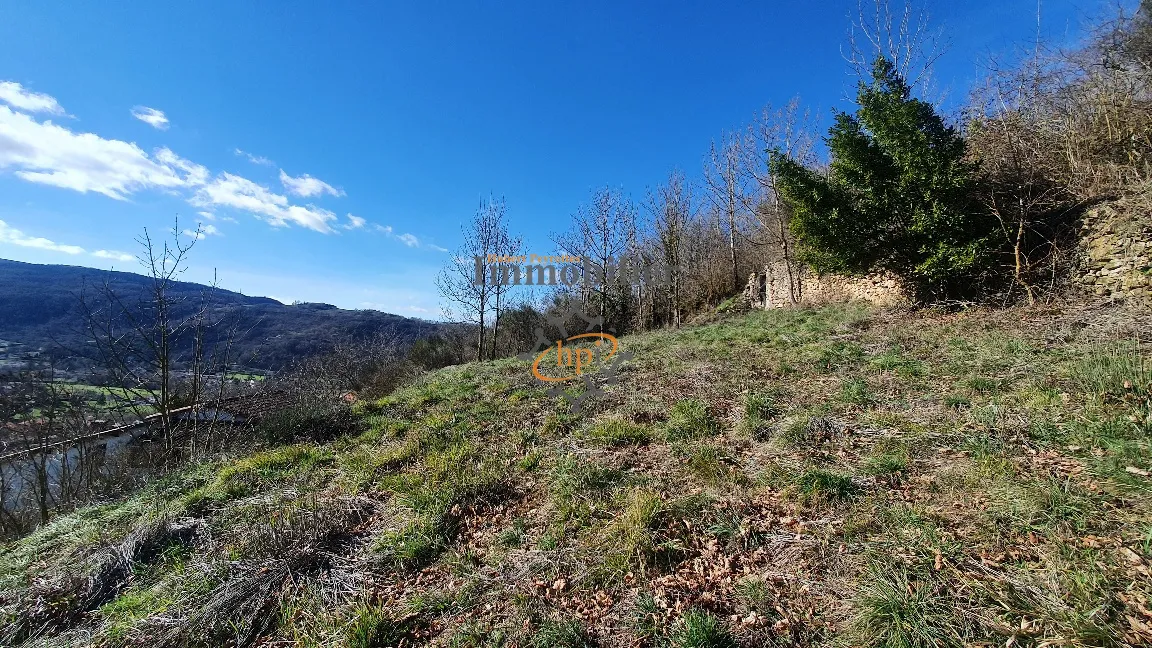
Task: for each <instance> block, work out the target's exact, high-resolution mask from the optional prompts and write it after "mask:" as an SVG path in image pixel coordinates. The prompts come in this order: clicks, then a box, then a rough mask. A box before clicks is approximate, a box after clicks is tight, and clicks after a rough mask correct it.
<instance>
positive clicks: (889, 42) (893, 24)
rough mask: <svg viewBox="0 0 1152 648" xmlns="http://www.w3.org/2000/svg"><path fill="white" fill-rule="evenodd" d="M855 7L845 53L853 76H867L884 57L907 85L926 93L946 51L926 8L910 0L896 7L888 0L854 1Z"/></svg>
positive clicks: (941, 34)
mask: <svg viewBox="0 0 1152 648" xmlns="http://www.w3.org/2000/svg"><path fill="white" fill-rule="evenodd" d="M856 9H857V11H856V18H855V19H854V20H853V21H852V24H851V26H850V27H849V28H848V49H847V51H846V52H844V58H845V59H846V60H847V61H848V63H849V65H851V67H852V70H853V71H854V72H855V74H856V76H857V77H859V78H867V77H868V75H869V74H870V73H871V71H872V64H873V63H875V61H876V59H877V58H878V57H881V56H883V57H884V58H887V59H888V60H889V61H892V63H893V64H894V65H895V66H896V71H898V72H899V73H900V75H901V76H902V77H904V79H905V80H906V81H907V82H908V84H909V85H910V86H912V87H914V88H920V90H921V92H922V93H925V92H927V90H928V89H929V86H930V85H931V83H932V67H933V65H935V63H936V61H937V60H939V58H940V57H941V56H943V55H944V52H945V51H947V42H946V41H945V39H944V35H943V31H942V30H941V29H939V28H933V27H932V24H931V20H930V16H929V15H928V10H927V9H926V8H925V7H920V8H917V7H915V6H914V2H913V0H904V2H903V6H900V7H896V8H894V7H893V6H892V4H891V3H890V1H889V0H857V5H856Z"/></svg>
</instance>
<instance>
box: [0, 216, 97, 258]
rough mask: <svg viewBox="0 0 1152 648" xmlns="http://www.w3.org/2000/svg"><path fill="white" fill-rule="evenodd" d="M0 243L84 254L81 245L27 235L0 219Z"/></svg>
mask: <svg viewBox="0 0 1152 648" xmlns="http://www.w3.org/2000/svg"><path fill="white" fill-rule="evenodd" d="M0 243H9V244H11V245H19V246H21V247H29V248H37V249H40V250H51V251H52V252H63V253H64V254H84V248H82V247H79V246H76V245H63V244H60V243H57V242H55V241H50V240H48V239H46V238H39V237H35V236H28V235H26V234H24V232H21V231H20V230H18V229H16V228H14V227H12V226H10V225H8V223H5V222H4V221H2V220H0Z"/></svg>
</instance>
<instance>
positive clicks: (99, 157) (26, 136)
mask: <svg viewBox="0 0 1152 648" xmlns="http://www.w3.org/2000/svg"><path fill="white" fill-rule="evenodd" d="M161 157H163V158H165V159H168V160H170V161H179V162H180V163H181V164H182V165H184V164H188V165H189V166H196V165H190V163H186V162H185V161H184V160H180V158H179V157H177V156H176V155H175V154H173V153H172V152H171V151H169V150H168V149H161V152H160V153H159V154H158V155H157V157H156V158H152V157H149V155H148V154H147V153H145V152H144V151H143V150H142V149H141V148H140V147H139V146H136V145H135V144H130V143H128V142H123V141H120V140H107V139H104V138H102V137H99V136H98V135H95V134H93V133H74V132H72V131H70V130H68V129H67V128H63V127H61V126H57V125H56V124H53V123H52V122H51V121H45V122H38V121H36V120H35V119H33V118H32V117H30V116H28V115H25V114H23V113H18V112H14V111H12V110H10V109H9V108H8V107H7V106H0V170H3V169H6V168H12V167H14V168H15V169H16V175H17V177H19V178H22V179H24V180H27V181H28V182H36V183H39V184H46V185H51V186H54V187H62V188H65V189H72V190H74V191H79V192H81V193H87V192H89V191H93V192H96V193H100V194H103V195H105V196H108V197H109V198H115V199H116V200H125V199H126V198H127V196H128V194H131V193H133V192H135V191H138V190H141V189H145V188H159V189H166V188H175V187H180V186H182V185H185V184H186V183H187V181H188V179H187V178H186V177H181V175H180V173H179V171H180V170H182V168H173V167H172V166H168V165H166V164H165V163H164V161H163V160H162V159H161ZM200 168H203V167H200Z"/></svg>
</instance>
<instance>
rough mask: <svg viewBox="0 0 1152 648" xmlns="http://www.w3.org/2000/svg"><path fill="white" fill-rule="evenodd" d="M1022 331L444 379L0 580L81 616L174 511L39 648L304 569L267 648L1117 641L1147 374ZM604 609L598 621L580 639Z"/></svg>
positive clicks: (795, 338)
mask: <svg viewBox="0 0 1152 648" xmlns="http://www.w3.org/2000/svg"><path fill="white" fill-rule="evenodd" d="M1033 314H1034V312H1033V311H1028V310H1021V311H1019V312H1017V311H1012V312H1010V313H1008V314H1007V316H1005V314H1003V313H999V312H984V311H980V310H975V311H966V312H962V313H955V314H948V315H947V316H941V315H940V314H939V313H926V314H922V313H898V314H893V313H890V312H881V311H875V310H872V309H869V308H867V307H861V306H857V305H848V306H834V307H828V308H821V309H807V308H798V309H783V310H780V311H775V312H765V311H758V312H754V313H748V314H744V315H735V314H732V315H725V316H724V317H722V318H720V317H717V318H715V319H714V320H712V321H711V322H709V323H706V324H703V325H699V326H686V327H683V328H681V329H679V330H676V331H655V332H648V333H643V334H639V335H634V336H628V337H626V338H624V344H625V345H626V347H627V348H628V349H629V350H630V351H634V352H635V357H634V360H632V361H631V362H630V364H629V365H628V366H627V367H628V368H627V369H626V370H625V371H623V372H622V373H621V376H620V382H619V383H618V384H615V385H609V386H606V387H605V391H606V397H604V398H602V399H599V400H598V402H597V405H598V409H596V410H595V412H590V413H587V414H585V415H583V416H578V415H573V414H572V412H571V411H570V409H568V407H567V405H566V403H563V402H559V401H558V400H557V399H551V398H548V397H546V395H545V394H544V392H543V390H542V389H541V387H540V385H539V383H538V382H537V381H535V379H533V378H532V377H531V376H530V374H528V373H526V372H525V367H524V366H523V363H517V362H513V361H506V360H505V361H498V362H485V363H471V364H469V365H465V366H461V367H452V368H448V369H446V370H443V371H438V372H435V373H433V374H429V375H427V376H424V377H422V378H420V379H418V380H416V381H415V382H414V383H413V384H411V385H407V386H405V387H403V388H401V389H398V390H397V391H396V392H395V393H393V394H392V395H390V396H388V397H387V398H384V399H380V400H378V401H364V402H361V403H358V404H357V406H356V407H355V408H353V409H354V413H355V417H356V419H357V421H356V422H357V423H358V426H352V427H351V428H350V431H349V432H348V433H347V434H346V435H345V436H342V437H340V438H337V439H334V440H332V441H330V442H326V443H322V444H293V445H282V446H273V445H264V446H262V447H261V449H260V450H259V451H255V452H249V451H245V453H244V454H243V455H240V456H237V457H221V458H219V459H217V460H214V461H212V462H207V463H204V464H201V465H197V466H190V467H187V468H185V469H182V470H179V471H177V472H175V473H174V474H172V475H170V476H169V477H167V478H165V479H163V480H159V481H157V482H154V483H153V484H151V485H149V486H148V487H146V488H144V489H141V490H137V491H135V492H133V493H132V494H130V495H128V496H126V497H124V498H123V499H121V500H119V501H115V502H112V503H108V504H102V505H100V506H95V507H87V508H83V509H80V510H77V511H73V512H70V513H66V514H61V515H59V517H57V518H56V519H54V520H53V521H51V522H50V523H49V524H47V525H45V526H43V527H42V528H40V529H38V530H36V531H35V532H33V533H31V534H29V535H27V536H25V537H23V538H19V539H13V540H10V541H8V542H5V543H4V544H2V545H0V589H2V590H3V591H4V592H6V593H7V592H11V593H12V596H11V598H9V599H6V600H9V601H16V602H17V603H18V604H19V602H20V601H30V602H35V601H46V602H47V603H45V605H49V606H50V605H57V604H60V605H64V606H65V607H64V608H60V609H68V610H72V608H70V607H67V605H70V604H67V603H66V602H67V601H70V600H77V601H78V600H82V599H81V598H80V594H78V592H81V590H80V589H78V588H79V587H80V585H78V584H82V583H85V582H87V580H86V579H87V578H88V577H89V576H90V570H91V568H92V566H93V565H94V564H96V562H98V560H100V559H102V557H103V556H104V555H106V553H107V552H110V551H112V550H114V549H116V548H117V547H121V546H123V545H124V544H125V539H126V538H127V537H128V536H129V535H130V534H132V533H133V532H134V530H137V529H144V528H145V527H146V526H147V525H148V524H150V523H152V522H154V521H156V520H161V519H170V520H174V521H179V523H180V524H193V523H194V524H196V525H198V526H197V528H200V529H202V531H199V532H198V535H197V536H196V538H195V540H194V541H190V542H187V543H178V544H179V546H176V545H173V546H172V547H166V546H160V547H158V548H152V549H149V551H148V555H147V557H146V558H141V559H139V560H133V561H132V564H131V565H130V569H129V573H130V576H128V577H127V578H124V579H121V580H119V581H118V582H117V584H116V585H115V587H114V591H113V592H112V594H111V595H110V598H109V599H107V600H105V601H104V602H103V604H102V605H101V606H100V607H98V608H96V609H95V610H90V611H86V612H83V613H82V615H81V617H79V618H81V619H82V620H81V621H78V622H77V623H76V624H72V625H68V624H69V623H71V622H66V623H65V624H64V625H61V626H59V627H51V628H47V629H45V630H44V631H43V634H44V637H43V638H42V639H41V641H43V642H45V645H49V644H51V645H66V644H67V645H76V646H77V647H78V648H79V647H80V646H84V648H100V647H103V646H118V645H134V644H135V643H140V642H146V641H148V640H149V639H151V638H152V637H155V636H156V634H157V632H158V631H159V630H161V629H163V627H168V626H172V627H175V626H176V625H178V624H187V623H191V622H192V621H194V619H193V618H192V616H191V615H193V614H194V613H195V612H196V611H197V610H200V609H202V608H203V607H204V604H205V602H206V601H209V600H213V599H215V598H217V597H220V596H223V595H226V594H228V593H229V592H236V591H246V590H243V588H245V587H249V586H250V584H251V582H252V581H250V580H247V579H250V578H257V579H258V578H259V577H260V576H261V574H264V573H265V572H262V571H261V570H262V569H264V568H265V567H267V568H269V569H276V568H277V567H278V566H280V565H283V564H284V561H287V562H288V563H290V564H291V565H292V576H291V580H290V581H286V582H285V583H284V584H283V587H282V589H276V588H280V587H281V584H276V585H275V587H273V586H272V585H269V587H273V590H275V592H276V595H274V596H273V599H275V600H274V602H273V609H272V610H271V612H270V614H271V617H269V618H273V619H274V620H275V623H274V624H273V625H272V627H271V629H269V630H268V631H267V632H266V633H264V635H262V636H261V637H259V638H258V639H256V642H257V643H258V644H260V645H264V644H267V645H300V646H307V647H309V648H319V647H320V646H335V645H339V646H373V645H379V646H394V645H405V646H407V645H418V644H420V643H422V642H432V643H434V644H435V645H448V646H457V647H465V646H475V647H481V646H486V647H498V646H499V647H505V646H507V647H511V646H545V645H546V646H556V645H558V646H591V645H595V643H596V641H597V638H602V639H603V640H604V642H605V643H606V644H610V645H634V646H651V647H653V648H669V647H673V646H732V645H735V644H734V643H733V642H736V641H737V640H738V642H739V645H742V646H744V645H746V646H754V645H761V644H764V645H772V642H776V643H780V644H784V643H788V644H790V645H791V644H795V645H823V646H839V645H845V646H847V645H851V646H899V647H902V648H911V647H913V646H963V645H965V643H967V644H969V645H981V644H983V643H988V644H989V645H1004V644H1005V642H1007V641H1008V640H1009V639H1012V638H1013V637H1015V642H1016V644H1015V645H1019V646H1039V645H1041V644H1043V643H1044V642H1046V641H1054V642H1063V645H1069V646H1105V645H1117V642H1118V641H1121V640H1123V635H1124V633H1125V632H1128V631H1129V625H1128V622H1127V618H1128V617H1129V616H1132V617H1134V618H1142V616H1141V615H1142V613H1141V612H1140V611H1139V609H1138V608H1137V607H1136V606H1135V605H1134V604H1131V603H1126V602H1125V601H1139V600H1142V599H1139V598H1136V597H1137V595H1139V596H1143V597H1145V599H1146V598H1147V596H1148V591H1147V588H1146V587H1144V585H1143V581H1142V580H1140V579H1141V578H1142V576H1140V575H1139V572H1138V570H1137V565H1136V563H1134V562H1129V561H1132V560H1133V558H1132V557H1131V554H1128V553H1125V552H1126V551H1131V552H1134V554H1135V556H1137V557H1138V558H1139V560H1141V561H1144V563H1145V564H1146V562H1147V561H1148V560H1149V559H1152V525H1150V524H1149V523H1148V521H1147V520H1149V519H1152V479H1149V478H1148V477H1144V476H1142V475H1141V474H1140V471H1141V470H1152V418H1150V416H1152V404H1150V403H1149V400H1150V397H1152V393H1150V392H1148V385H1147V384H1146V383H1145V384H1144V387H1143V390H1142V388H1141V381H1142V380H1144V379H1145V378H1146V377H1147V373H1148V369H1147V366H1148V365H1147V361H1146V358H1147V356H1146V354H1144V353H1143V351H1142V349H1140V348H1139V347H1136V346H1135V345H1134V344H1124V343H1121V344H1108V345H1100V344H1096V343H1093V342H1091V341H1090V338H1089V336H1088V335H1087V334H1084V335H1081V334H1078V333H1077V332H1076V330H1075V329H1069V328H1068V327H1067V326H1065V325H1064V324H1052V325H1049V324H1047V323H1046V322H1048V320H1049V319H1051V318H1050V317H1049V316H1048V315H1045V318H1048V319H1045V318H1041V319H1040V320H1036V321H1040V322H1041V323H1040V324H1035V325H1033V324H1031V323H1029V324H1027V325H1021V324H1019V321H1020V320H1022V319H1025V318H1031V317H1032V316H1033ZM1017 315H1020V317H1017ZM1052 317H1057V318H1058V317H1061V316H1052ZM1032 321H1033V320H1029V322H1032ZM729 421H731V424H732V425H733V426H734V429H729ZM265 443H266V444H267V443H268V442H265ZM784 539H786V540H787V548H784V549H781V545H779V542H780V541H781V540H784ZM129 544H130V543H129ZM781 551H783V552H784V553H781ZM66 570H67V571H68V572H69V573H77V574H78V576H77V577H76V578H72V579H71V580H68V579H61V575H63V574H65V573H66ZM797 570H802V573H801V572H799V571H797ZM781 572H783V573H781ZM362 573H366V574H370V576H369V578H368V579H367V580H360V579H361V574H362ZM701 575H704V577H703V578H700V576H701ZM778 576H780V577H778ZM561 581H563V582H564V585H563V587H560V588H559V589H553V584H554V583H559V582H561ZM33 582H35V583H36V588H37V589H30V587H29V586H30V584H31V583H33ZM353 590H354V591H356V592H362V593H363V596H364V597H365V598H360V597H359V596H360V595H356V596H353V597H348V596H345V594H343V593H345V592H349V591H353ZM45 591H47V592H50V594H48V595H42V592H45ZM385 592H387V594H385ZM1121 595H1123V598H1121ZM377 596H381V597H387V598H386V599H383V598H376V597H377ZM37 597H41V598H37ZM603 597H608V598H610V599H611V601H612V602H611V603H610V604H607V603H603V602H602V601H603V600H604V598H603ZM385 601H386V602H385ZM594 601H598V602H595V603H594V605H595V607H596V609H600V610H604V609H607V610H611V612H610V616H609V617H599V618H598V619H597V620H596V621H590V620H584V619H588V618H594V615H588V616H584V617H583V618H582V616H581V615H582V614H587V612H588V611H589V610H590V609H591V608H589V607H588V606H589V603H592V602H594ZM61 602H65V603H61ZM258 602H259V596H255V595H254V596H251V597H249V598H247V599H245V601H240V602H236V603H235V604H234V605H232V609H230V610H229V611H228V612H227V613H226V614H222V615H221V617H222V618H223V619H224V620H223V621H221V623H236V624H239V625H238V626H237V628H241V627H242V626H243V625H244V624H245V623H247V622H248V620H247V619H246V618H244V613H243V611H244V610H247V609H249V608H248V607H247V606H248V605H252V606H254V607H255V606H256V605H257V603H258ZM694 606H698V607H694ZM44 609H55V608H47V607H46V608H44ZM11 610H13V614H20V613H22V612H23V613H25V616H26V617H28V616H34V614H35V610H34V609H27V610H26V609H25V608H11ZM753 612H754V613H755V614H756V616H755V617H754V618H756V619H758V621H757V622H756V623H755V624H754V625H753V624H750V623H746V622H744V621H743V620H741V621H732V620H731V619H730V617H731V615H739V617H740V618H741V619H744V618H746V617H748V616H749V615H751V614H752V613H753ZM217 614H218V615H219V613H217ZM12 618H15V617H12ZM6 619H8V620H6ZM9 621H10V618H8V617H5V618H0V636H4V635H3V634H2V633H3V632H4V631H6V630H7V629H8V627H9V626H6V625H4V624H5V623H8V622H9ZM774 626H775V628H776V629H774ZM214 627H215V628H216V630H213V631H214V632H215V631H217V630H219V631H220V632H228V631H229V629H228V628H224V627H223V626H219V627H216V626H214ZM62 630H66V631H67V634H62V633H61V631H62ZM88 632H91V633H92V637H91V639H88V638H84V636H83V635H84V633H88ZM214 636H215V635H214ZM221 636H222V635H221ZM76 637H81V638H76ZM69 642H71V643H69ZM1130 643H1131V642H1130Z"/></svg>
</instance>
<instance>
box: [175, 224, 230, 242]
mask: <svg viewBox="0 0 1152 648" xmlns="http://www.w3.org/2000/svg"><path fill="white" fill-rule="evenodd" d="M184 236H187V237H188V238H193V239H196V240H197V241H199V240H202V239H204V238H207V237H209V236H224V235H223V234H222V233H221V232H220V230H218V229H216V226H215V225H200V226H199V227H198V228H197V229H186V230H184Z"/></svg>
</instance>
